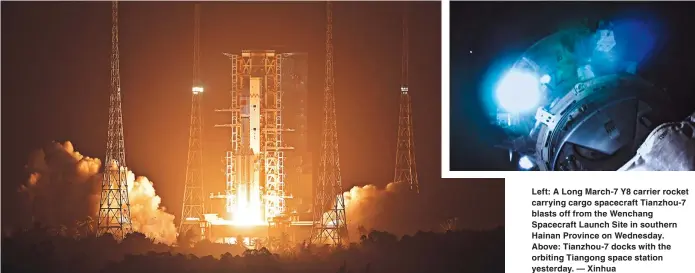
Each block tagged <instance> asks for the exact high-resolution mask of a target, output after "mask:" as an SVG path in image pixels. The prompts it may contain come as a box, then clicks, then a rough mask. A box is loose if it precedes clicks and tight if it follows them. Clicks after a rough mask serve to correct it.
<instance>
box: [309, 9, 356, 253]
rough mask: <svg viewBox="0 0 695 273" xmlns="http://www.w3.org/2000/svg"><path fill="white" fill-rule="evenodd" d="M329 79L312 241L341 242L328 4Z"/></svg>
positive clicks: (342, 227)
mask: <svg viewBox="0 0 695 273" xmlns="http://www.w3.org/2000/svg"><path fill="white" fill-rule="evenodd" d="M326 15H327V16H326V17H327V28H326V79H325V81H326V82H325V88H324V108H323V112H324V119H323V141H322V142H321V146H322V154H321V163H320V164H321V165H320V168H319V183H318V185H317V187H316V190H315V192H314V193H315V197H314V206H313V211H314V225H313V228H312V230H311V239H310V240H311V243H312V244H333V245H340V244H342V243H343V241H345V242H348V241H349V239H348V233H347V225H346V224H347V221H346V218H345V200H344V199H343V189H342V183H341V176H340V160H339V155H338V128H337V125H336V120H337V119H336V111H335V90H334V79H333V10H332V4H331V2H328V3H327V4H326Z"/></svg>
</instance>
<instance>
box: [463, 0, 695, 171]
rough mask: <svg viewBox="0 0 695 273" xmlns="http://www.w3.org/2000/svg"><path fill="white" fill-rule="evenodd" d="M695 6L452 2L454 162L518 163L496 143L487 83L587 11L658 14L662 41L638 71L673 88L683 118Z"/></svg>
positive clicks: (594, 16) (471, 166) (693, 81)
mask: <svg viewBox="0 0 695 273" xmlns="http://www.w3.org/2000/svg"><path fill="white" fill-rule="evenodd" d="M692 10H695V3H693V2H662V3H658V2H640V3H635V2H632V3H629V2H516V1H515V2H452V3H451V73H452V75H451V97H450V98H451V102H450V103H451V105H450V107H451V108H450V109H451V120H450V122H451V132H450V137H451V140H450V142H451V146H450V147H451V169H452V170H517V166H516V164H515V163H511V162H509V155H508V152H507V151H506V150H502V149H497V148H493V145H495V144H498V143H500V142H501V141H502V140H503V138H504V134H503V132H502V130H501V129H500V128H498V127H496V126H494V125H492V124H491V122H490V120H489V119H488V118H487V110H486V108H485V107H484V106H483V103H482V101H483V100H484V99H486V98H488V96H490V94H491V93H492V92H493V91H492V90H491V89H486V88H490V86H491V85H492V84H493V83H494V81H495V79H496V78H495V77H496V76H498V75H499V73H500V71H503V69H504V68H505V67H508V66H509V65H511V63H513V62H514V60H515V58H517V57H518V56H519V55H520V54H522V53H523V52H524V51H525V50H526V49H527V48H528V47H530V46H531V45H532V44H534V43H535V42H536V41H538V40H540V39H541V38H543V37H545V36H547V35H550V34H552V33H554V32H555V31H557V30H559V29H562V28H563V26H568V25H572V24H575V23H577V22H579V21H580V20H583V19H589V20H599V19H611V18H638V19H647V20H649V21H651V22H656V23H657V25H658V29H659V32H658V35H660V37H659V38H660V41H659V42H657V46H656V48H655V49H654V50H653V51H652V56H651V57H650V58H649V59H647V60H646V62H644V63H643V64H642V66H641V67H640V68H639V69H638V74H640V75H641V76H643V77H644V78H645V79H647V80H649V81H651V82H652V83H654V84H656V85H657V86H659V87H664V88H667V89H668V92H669V95H671V97H672V99H673V100H674V101H675V103H674V105H673V109H674V111H676V113H675V114H677V115H679V116H682V117H683V118H685V117H686V116H687V115H689V114H690V113H692V112H693V111H694V110H695V63H694V62H693V60H694V59H695V56H694V55H693V48H695V42H694V41H693V38H692V27H691V26H692V25H693V24H694V23H695V22H694V21H693V16H692ZM471 51H472V53H471Z"/></svg>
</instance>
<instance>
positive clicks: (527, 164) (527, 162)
mask: <svg viewBox="0 0 695 273" xmlns="http://www.w3.org/2000/svg"><path fill="white" fill-rule="evenodd" d="M534 165H535V164H533V161H531V158H529V157H528V156H526V155H525V156H522V157H521V159H519V168H521V169H522V170H530V169H532V168H533V166H534Z"/></svg>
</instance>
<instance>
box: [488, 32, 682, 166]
mask: <svg viewBox="0 0 695 273" xmlns="http://www.w3.org/2000/svg"><path fill="white" fill-rule="evenodd" d="M655 40H656V38H655V35H654V34H653V32H650V31H649V29H648V28H647V27H646V26H645V25H644V24H642V23H640V22H637V21H620V22H611V23H605V24H602V25H600V26H599V27H598V28H595V29H592V28H590V27H588V26H587V27H577V28H573V29H566V30H563V31H559V32H556V33H553V34H552V35H550V36H547V37H545V38H544V39H542V40H540V41H538V42H537V43H536V44H534V45H533V46H531V47H530V48H529V49H528V50H527V51H526V52H525V53H524V54H523V55H522V56H521V57H520V58H519V59H518V60H517V61H516V62H515V63H514V65H513V66H512V67H511V68H510V69H509V70H508V71H507V72H506V73H505V74H504V75H503V76H502V77H501V79H500V81H499V83H498V84H497V86H496V90H495V92H496V102H497V105H498V112H497V113H496V119H497V120H496V123H497V124H498V125H499V126H501V127H503V128H505V130H506V131H507V133H508V136H509V138H508V140H507V141H505V142H504V143H503V144H501V145H499V146H498V147H502V148H504V149H508V150H509V151H510V155H511V154H512V153H517V154H519V155H520V159H519V161H518V163H519V168H520V169H521V170H541V171H578V170H594V171H598V170H612V171H615V170H618V169H620V168H621V167H622V166H623V165H625V164H626V163H627V162H628V161H630V160H631V159H632V158H633V157H635V155H636V154H637V151H638V149H639V148H640V146H641V145H642V144H643V143H644V142H645V139H647V137H648V136H649V135H650V133H651V132H652V131H654V129H655V128H657V126H659V125H661V124H663V123H665V122H671V121H674V120H677V119H678V117H676V116H674V115H673V114H672V113H673V111H672V110H671V109H670V108H669V107H670V106H671V105H672V103H671V101H670V99H669V96H668V94H667V93H666V92H665V91H664V90H663V89H660V88H657V87H656V86H655V85H654V84H652V83H650V82H649V81H647V80H645V79H644V78H642V77H640V76H639V75H637V68H638V66H639V64H640V63H641V62H642V61H643V60H645V59H646V57H647V56H648V54H649V53H650V51H651V50H652V49H653V47H654V45H655ZM690 145H693V144H692V141H691V143H690ZM691 157H692V156H691ZM510 160H511V156H510ZM686 165H687V164H686Z"/></svg>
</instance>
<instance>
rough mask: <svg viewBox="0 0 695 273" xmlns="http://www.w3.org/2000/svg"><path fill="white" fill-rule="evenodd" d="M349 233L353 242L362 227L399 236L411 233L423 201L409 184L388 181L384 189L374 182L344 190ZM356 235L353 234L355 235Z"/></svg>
mask: <svg viewBox="0 0 695 273" xmlns="http://www.w3.org/2000/svg"><path fill="white" fill-rule="evenodd" d="M343 197H344V198H345V212H346V218H347V221H348V232H349V233H350V237H351V240H352V241H356V239H358V238H359V231H360V227H363V228H364V229H365V230H367V231H369V230H372V229H375V230H386V231H389V232H391V233H395V234H397V235H403V234H411V233H414V232H416V231H417V230H418V229H422V228H423V227H422V226H421V225H418V223H417V222H419V220H420V219H419V218H420V217H419V216H418V215H417V214H418V213H416V209H415V208H416V207H417V206H418V204H420V203H421V202H420V199H421V198H419V196H418V195H417V194H415V193H414V192H412V191H410V190H409V187H408V185H407V184H404V183H395V182H392V183H389V184H388V185H386V187H385V188H384V189H380V188H377V187H376V186H374V185H366V186H362V187H359V186H355V187H353V188H352V189H350V191H347V192H345V193H343ZM353 235H354V236H353Z"/></svg>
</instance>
